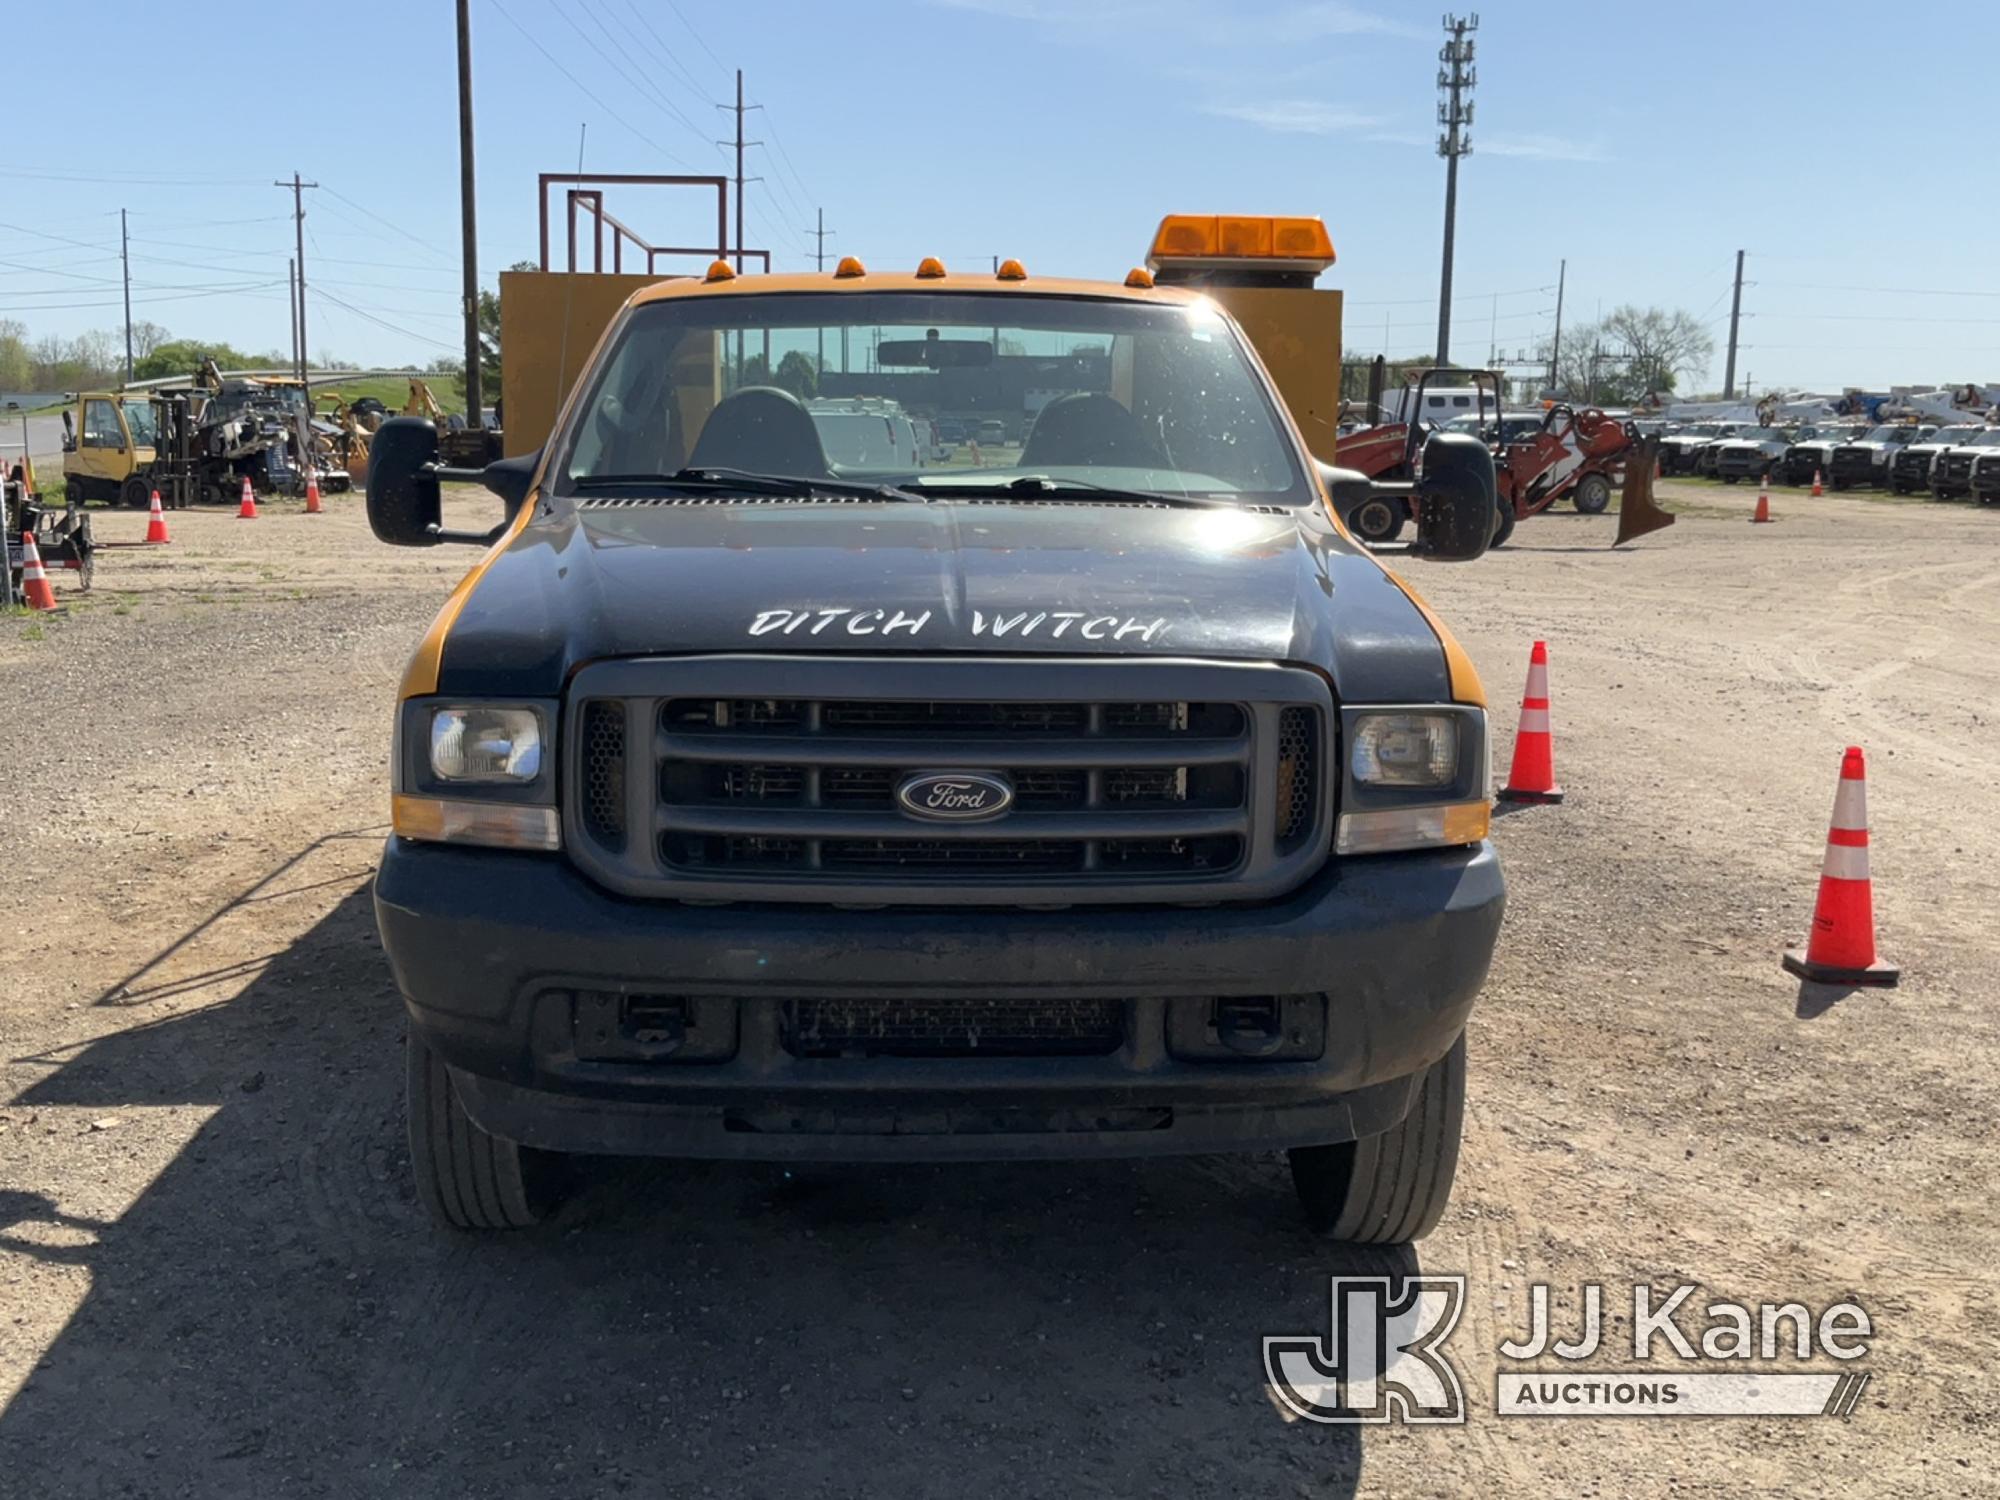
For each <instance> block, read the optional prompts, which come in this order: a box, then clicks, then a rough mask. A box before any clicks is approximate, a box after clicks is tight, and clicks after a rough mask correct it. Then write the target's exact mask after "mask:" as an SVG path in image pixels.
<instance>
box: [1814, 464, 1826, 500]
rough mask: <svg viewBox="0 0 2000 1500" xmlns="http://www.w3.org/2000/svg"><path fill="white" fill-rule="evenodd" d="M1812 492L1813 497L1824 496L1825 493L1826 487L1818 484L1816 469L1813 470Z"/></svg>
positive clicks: (1817, 471)
mask: <svg viewBox="0 0 2000 1500" xmlns="http://www.w3.org/2000/svg"><path fill="white" fill-rule="evenodd" d="M1812 492H1813V493H1814V494H1815V495H1824V494H1825V493H1826V486H1825V485H1823V484H1821V483H1820V482H1819V470H1818V469H1814V470H1813V487H1812Z"/></svg>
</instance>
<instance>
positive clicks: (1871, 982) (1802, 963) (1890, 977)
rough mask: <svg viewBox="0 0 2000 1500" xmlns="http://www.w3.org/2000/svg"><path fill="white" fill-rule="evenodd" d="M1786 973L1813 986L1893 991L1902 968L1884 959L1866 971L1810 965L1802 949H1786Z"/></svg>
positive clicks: (1878, 960)
mask: <svg viewBox="0 0 2000 1500" xmlns="http://www.w3.org/2000/svg"><path fill="white" fill-rule="evenodd" d="M1785 972H1786V973H1787V974H1796V975H1798V976H1799V978H1801V979H1809V980H1811V981H1812V982H1813V983H1814V984H1844V985H1855V986H1862V987H1870V988H1875V989H1885V990H1891V989H1894V988H1895V987H1896V982H1897V981H1898V980H1900V979H1901V978H1902V977H1903V971H1902V970H1901V969H1899V968H1897V967H1896V965H1894V964H1892V963H1888V962H1886V961H1885V960H1883V959H1879V958H1878V959H1876V960H1875V962H1874V963H1872V964H1870V965H1869V966H1868V967H1867V968H1865V969H1843V968H1841V967H1840V966H1839V965H1837V964H1816V963H1813V962H1812V961H1811V960H1809V959H1808V958H1807V957H1806V955H1805V950H1804V949H1801V948H1787V949H1786V950H1785Z"/></svg>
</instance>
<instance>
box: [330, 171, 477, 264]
mask: <svg viewBox="0 0 2000 1500" xmlns="http://www.w3.org/2000/svg"><path fill="white" fill-rule="evenodd" d="M320 191H321V192H323V193H326V194H327V195H329V196H330V197H332V198H335V199H337V200H338V201H340V202H342V203H345V204H346V205H347V206H348V207H349V208H351V209H353V210H354V211H355V212H356V213H358V214H365V215H367V216H368V217H369V218H371V219H373V220H374V221H375V222H376V223H377V224H380V225H381V226H382V227H383V228H384V229H387V230H389V231H391V232H392V233H394V234H399V235H401V236H402V237H403V238H404V239H406V240H408V241H409V242H410V243H411V244H413V245H420V246H422V247H423V248H424V249H425V250H427V251H429V252H430V253H431V254H432V255H435V256H436V257H437V258H438V259H439V260H442V261H447V262H448V261H450V259H451V257H450V256H449V255H446V254H445V253H444V252H443V251H442V250H440V249H438V248H437V246H435V245H433V244H432V243H431V242H430V241H429V240H427V239H424V238H423V237H422V236H421V235H415V234H412V233H410V231H409V230H407V229H405V228H404V227H403V226H402V225H400V224H398V223H396V222H394V221H393V220H390V219H385V218H383V217H382V216H381V215H380V214H378V213H376V212H375V210H374V209H372V208H370V207H369V206H368V205H367V204H365V203H356V202H355V201H354V200H353V199H352V198H350V197H348V196H347V194H345V193H343V192H341V191H340V189H338V188H331V187H322V188H321V189H320ZM329 212H333V213H334V217H335V218H339V219H345V220H346V221H347V222H348V223H350V224H352V223H353V222H354V221H353V220H352V219H348V218H347V216H346V215H345V214H342V213H339V212H337V211H334V210H329Z"/></svg>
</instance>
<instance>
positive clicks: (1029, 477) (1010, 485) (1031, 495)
mask: <svg viewBox="0 0 2000 1500" xmlns="http://www.w3.org/2000/svg"><path fill="white" fill-rule="evenodd" d="M910 484H911V485H912V486H913V487H915V488H918V489H921V490H922V491H923V492H924V494H925V495H926V496H930V495H1018V496H1020V497H1021V498H1022V499H1023V500H1129V501H1134V502H1144V503H1146V504H1148V505H1178V506H1184V507H1187V508H1189V509H1192V510H1218V509H1219V510H1233V509H1235V506H1234V505H1233V504H1232V503H1231V502H1230V501H1227V500H1214V499H1210V498H1208V497H1207V496H1204V495H1176V494H1173V493H1171V492H1168V491H1162V490H1122V489H1119V488H1117V487H1116V486H1113V485H1108V484H1093V483H1091V482H1090V481H1089V480H1088V479H1056V478H1054V477H1053V476H1051V475H1048V474H1023V475H1020V476H1019V477H1017V478H1014V479H1004V480H996V481H994V482H993V483H991V484H963V483H960V482H959V481H957V480H945V481H941V482H939V483H938V484H936V485H935V486H933V485H932V482H931V481H930V480H928V479H912V480H911V481H910Z"/></svg>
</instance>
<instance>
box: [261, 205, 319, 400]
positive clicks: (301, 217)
mask: <svg viewBox="0 0 2000 1500" xmlns="http://www.w3.org/2000/svg"><path fill="white" fill-rule="evenodd" d="M271 186H272V187H280V188H290V189H291V190H292V235H293V238H294V239H295V240H296V241H297V242H298V243H297V250H298V266H299V287H298V303H299V383H300V384H301V385H303V384H304V383H305V378H306V365H307V363H308V361H309V359H310V356H309V355H308V354H307V353H306V200H305V190H306V189H307V188H316V187H318V186H319V184H318V183H316V182H301V181H299V174H298V173H296V172H294V173H292V180H291V181H290V182H274V183H272V184H271Z"/></svg>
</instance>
